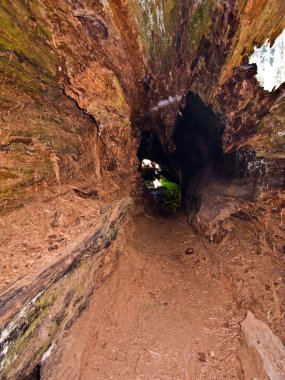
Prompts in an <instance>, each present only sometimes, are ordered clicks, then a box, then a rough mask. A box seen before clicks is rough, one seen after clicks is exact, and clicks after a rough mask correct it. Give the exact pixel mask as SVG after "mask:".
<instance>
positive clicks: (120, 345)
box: [41, 215, 244, 380]
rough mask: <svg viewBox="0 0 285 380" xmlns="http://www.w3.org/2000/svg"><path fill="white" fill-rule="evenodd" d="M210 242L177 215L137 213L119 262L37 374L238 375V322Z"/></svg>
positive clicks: (120, 379) (137, 379) (128, 377)
mask: <svg viewBox="0 0 285 380" xmlns="http://www.w3.org/2000/svg"><path fill="white" fill-rule="evenodd" d="M211 247H212V245H211V244H210V243H206V242H205V240H204V239H202V238H200V237H199V236H197V235H194V234H193V232H192V231H191V230H190V228H189V227H188V226H187V224H186V223H185V217H184V216H183V215H177V216H175V217H171V218H152V217H148V216H144V217H140V218H138V219H136V220H135V222H134V234H133V237H132V238H131V239H130V241H129V243H128V247H127V249H126V250H124V252H123V254H122V257H121V261H120V265H119V268H118V269H117V270H116V272H115V273H114V275H113V276H112V277H111V278H110V279H109V280H108V281H107V282H106V283H105V284H103V285H102V286H101V287H100V288H99V289H98V290H97V291H96V293H95V295H94V298H93V300H92V302H91V304H90V307H89V308H88V310H87V311H86V312H85V313H84V314H83V315H82V317H81V318H80V319H79V320H78V321H77V322H76V323H75V324H74V325H73V327H72V328H71V329H70V331H69V333H68V334H67V336H65V337H64V338H63V340H62V341H61V344H60V346H58V347H56V348H55V349H54V350H53V352H52V354H51V356H50V357H49V358H48V359H47V360H46V361H45V364H44V365H43V367H42V377H41V378H42V379H44V380H58V379H66V380H67V379H68V380H73V379H78V380H79V379H80V380H91V379H94V380H105V379H106V380H107V379H108V380H109V379H115V380H147V379H149V380H156V379H157V380H163V379H165V380H168V379H175V380H179V379H181V380H182V379H183V380H192V379H209V380H214V379H217V380H221V379H239V378H242V375H241V368H240V363H239V360H238V358H237V350H238V348H239V344H240V342H239V341H240V339H239V322H240V321H241V320H242V319H243V317H244V315H242V314H241V313H239V312H238V311H237V307H236V304H235V303H234V301H233V298H232V295H231V293H230V291H229V288H228V286H227V283H226V282H225V280H224V279H223V278H222V277H220V278H219V276H218V275H217V270H216V268H215V264H214V261H213V260H212V258H211Z"/></svg>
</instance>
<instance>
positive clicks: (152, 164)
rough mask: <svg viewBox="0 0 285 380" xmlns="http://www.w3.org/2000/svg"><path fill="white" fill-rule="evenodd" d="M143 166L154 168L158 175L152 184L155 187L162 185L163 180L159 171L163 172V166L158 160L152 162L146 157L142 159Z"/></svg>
mask: <svg viewBox="0 0 285 380" xmlns="http://www.w3.org/2000/svg"><path fill="white" fill-rule="evenodd" d="M142 168H150V169H153V170H154V172H155V174H156V175H157V176H158V177H157V178H155V179H154V180H153V181H152V184H153V186H154V188H155V189H157V188H158V187H160V186H161V181H160V180H159V172H161V167H160V165H158V164H157V163H156V162H152V161H151V160H148V159H144V160H142Z"/></svg>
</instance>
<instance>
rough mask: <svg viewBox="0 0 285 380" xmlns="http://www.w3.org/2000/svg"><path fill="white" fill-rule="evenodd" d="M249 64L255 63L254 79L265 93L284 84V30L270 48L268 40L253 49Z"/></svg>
mask: <svg viewBox="0 0 285 380" xmlns="http://www.w3.org/2000/svg"><path fill="white" fill-rule="evenodd" d="M249 63H256V65H257V75H256V79H257V80H258V82H259V83H260V85H261V86H262V87H263V88H264V89H265V90H267V91H272V90H273V88H274V87H275V88H278V87H279V86H280V85H281V84H282V83H284V82H285V29H284V30H283V32H282V33H281V34H280V36H279V37H278V38H276V40H275V43H274V45H273V46H272V47H270V45H269V42H268V40H266V42H265V43H264V44H263V45H262V46H261V47H260V48H256V47H255V48H254V53H253V54H252V56H251V57H250V59H249Z"/></svg>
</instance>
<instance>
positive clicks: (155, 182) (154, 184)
mask: <svg viewBox="0 0 285 380" xmlns="http://www.w3.org/2000/svg"><path fill="white" fill-rule="evenodd" d="M152 183H153V186H154V187H155V188H156V189H157V188H158V187H160V186H161V181H160V180H159V179H157V178H156V179H155V180H154V181H152Z"/></svg>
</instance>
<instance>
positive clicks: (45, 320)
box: [0, 198, 132, 380]
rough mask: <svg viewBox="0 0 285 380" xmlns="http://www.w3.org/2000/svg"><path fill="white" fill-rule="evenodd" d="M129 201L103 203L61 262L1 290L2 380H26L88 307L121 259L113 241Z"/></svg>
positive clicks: (121, 225)
mask: <svg viewBox="0 0 285 380" xmlns="http://www.w3.org/2000/svg"><path fill="white" fill-rule="evenodd" d="M131 203H132V200H131V199H130V198H124V199H122V200H120V201H117V202H114V203H113V204H111V205H109V206H108V207H104V209H103V210H102V212H101V214H100V215H99V217H98V218H97V219H96V220H94V222H93V224H92V226H91V227H90V228H89V229H88V231H86V232H85V233H84V234H82V235H81V236H78V238H77V239H76V241H73V242H70V244H69V245H68V246H67V247H66V248H65V252H64V254H63V255H62V257H61V258H60V259H58V261H56V262H55V263H53V264H52V265H50V266H49V267H48V268H46V269H45V270H44V271H42V272H41V273H39V274H37V275H35V276H34V278H33V279H32V280H31V279H30V278H29V283H26V284H25V282H24V281H23V280H20V281H18V282H16V283H15V284H14V285H13V286H12V287H10V289H8V290H7V291H5V292H4V293H2V294H0V378H1V379H3V380H4V379H13V380H14V379H23V378H24V377H25V376H26V375H27V374H29V373H32V372H33V370H34V368H35V367H36V366H38V365H39V363H40V362H41V359H42V357H43V355H44V354H45V353H46V352H47V351H48V350H50V348H51V347H52V346H53V345H54V344H55V342H56V341H57V340H58V339H59V337H60V336H61V335H62V333H63V332H64V331H66V330H68V329H69V328H70V326H71V325H72V324H73V322H74V321H75V320H76V318H78V316H80V314H81V313H82V312H83V310H84V309H85V308H86V307H87V306H88V303H89V300H90V298H91V296H92V294H93V292H94V290H95V289H96V287H98V286H99V285H100V284H101V283H102V280H103V279H105V278H106V277H107V276H108V275H109V274H110V273H111V272H112V270H113V269H114V267H115V264H116V263H117V261H118V259H119V255H120V251H119V248H117V247H114V244H113V245H112V246H111V247H110V245H111V244H112V242H113V241H115V240H116V238H117V236H118V234H119V233H120V231H121V229H122V227H123V225H124V224H125V222H126V219H127V211H128V209H129V207H130V205H131ZM109 247H110V248H109ZM107 248H109V249H107Z"/></svg>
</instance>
